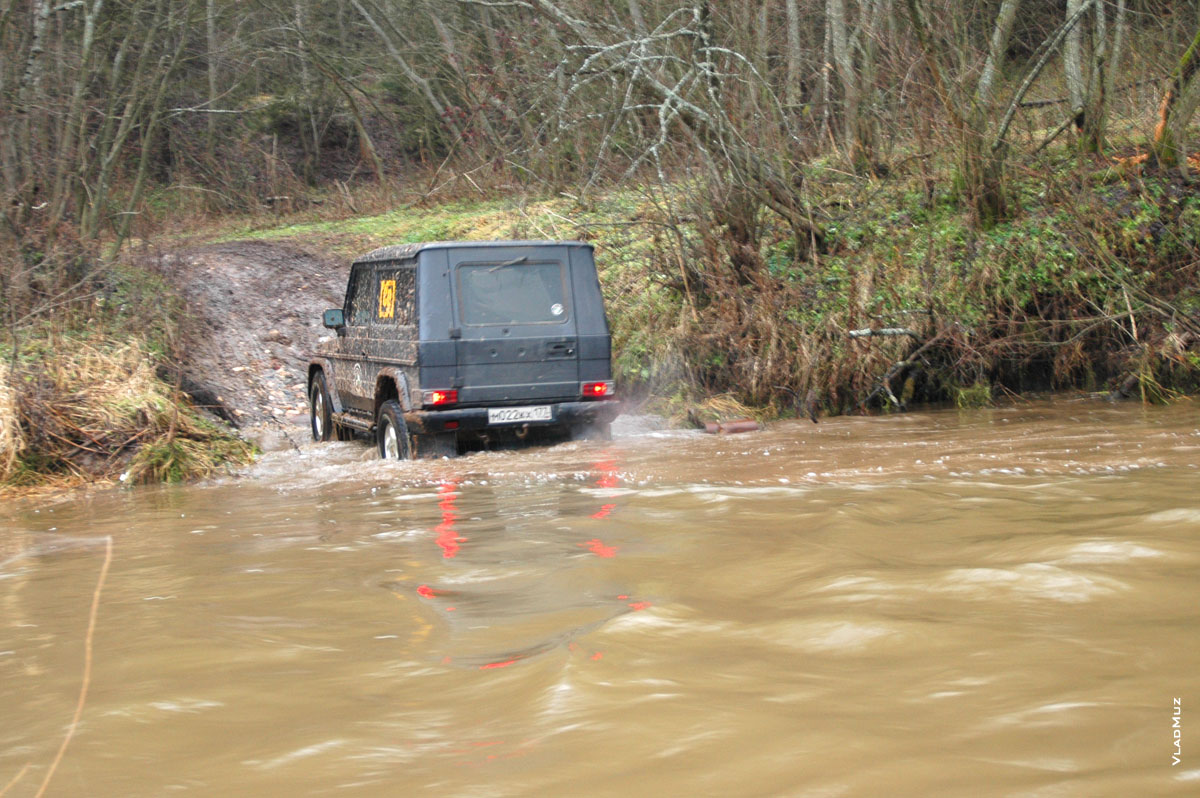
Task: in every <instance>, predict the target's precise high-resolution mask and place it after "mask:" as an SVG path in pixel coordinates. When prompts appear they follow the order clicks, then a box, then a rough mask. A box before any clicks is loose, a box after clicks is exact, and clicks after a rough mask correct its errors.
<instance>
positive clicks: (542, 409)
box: [488, 405, 553, 424]
mask: <svg viewBox="0 0 1200 798" xmlns="http://www.w3.org/2000/svg"><path fill="white" fill-rule="evenodd" d="M552 418H553V415H552V413H551V408H550V405H537V406H536V407H489V408H488V423H489V424H523V423H525V422H527V421H550V420H551V419H552Z"/></svg>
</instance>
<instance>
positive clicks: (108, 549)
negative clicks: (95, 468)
mask: <svg viewBox="0 0 1200 798" xmlns="http://www.w3.org/2000/svg"><path fill="white" fill-rule="evenodd" d="M112 555H113V540H112V535H108V536H107V537H106V538H105V539H104V565H102V566H100V578H99V579H98V580H97V581H96V592H95V593H94V594H93V595H92V611H91V614H90V615H89V616H88V628H87V636H86V637H85V638H84V641H83V684H82V685H80V687H79V701H78V703H76V705H75V716H74V717H73V718H71V725H70V726H69V727H67V736H66V737H64V738H63V741H62V745H60V746H59V747H58V753H57V754H55V756H54V761H53V762H51V763H50V769H49V770H48V771H46V778H45V779H43V780H42V786H41V787H39V788H38V791H37V795H36V796H35V798H42V795H43V794H45V792H46V788H47V787H49V786H50V779H52V778H54V771H55V770H57V769H58V763H59V762H61V761H62V758H63V754H65V753H66V752H67V746H68V745H70V744H71V738H72V737H74V736H75V731H76V730H77V729H78V728H79V719H80V718H81V717H83V705H84V704H85V703H86V702H87V694H88V687H89V686H91V683H92V639H93V638H94V637H95V634H96V615H97V614H98V613H99V611H100V591H102V590H104V580H105V579H106V578H107V577H108V566H109V565H111V564H112ZM21 773H24V770H22V772H21ZM21 773H18V774H17V777H18V778H20V776H21ZM14 781H15V780H14ZM4 789H5V790H7V789H8V788H7V787H5V788H4Z"/></svg>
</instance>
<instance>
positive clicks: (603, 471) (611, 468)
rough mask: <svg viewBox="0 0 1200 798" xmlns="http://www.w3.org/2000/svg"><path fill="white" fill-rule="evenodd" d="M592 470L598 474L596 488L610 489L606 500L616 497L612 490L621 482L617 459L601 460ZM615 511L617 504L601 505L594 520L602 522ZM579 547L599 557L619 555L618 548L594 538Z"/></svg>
mask: <svg viewBox="0 0 1200 798" xmlns="http://www.w3.org/2000/svg"><path fill="white" fill-rule="evenodd" d="M592 468H593V469H594V470H595V471H596V473H597V474H598V476H597V478H596V487H598V488H608V489H610V492H609V493H606V494H603V495H604V497H605V498H609V499H611V498H613V497H615V496H616V492H615V491H612V490H611V489H612V488H615V487H617V485H618V484H619V480H618V479H617V460H616V458H609V459H607V460H599V461H597V462H595V463H593V464H592ZM615 509H617V505H616V502H608V503H606V504H604V505H601V507H600V509H599V510H597V511H596V512H594V513H592V518H595V519H596V520H598V521H602V520H604V519H605V518H608V517H609V516H610V515H612V511H613V510H615ZM579 545H580V546H583V547H585V548H587V550H588V551H590V552H591V553H592V554H595V555H596V556H598V557H615V556H616V554H617V547H616V546H606V545H604V542H603V541H602V540H600V539H599V538H592V539H591V540H589V541H587V542H586V543H580V544H579Z"/></svg>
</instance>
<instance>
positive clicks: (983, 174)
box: [905, 0, 1096, 227]
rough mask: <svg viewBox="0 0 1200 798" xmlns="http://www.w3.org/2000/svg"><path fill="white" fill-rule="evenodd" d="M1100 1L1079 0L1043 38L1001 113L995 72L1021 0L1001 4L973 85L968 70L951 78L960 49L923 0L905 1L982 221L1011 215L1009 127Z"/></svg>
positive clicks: (965, 186) (975, 210) (973, 205)
mask: <svg viewBox="0 0 1200 798" xmlns="http://www.w3.org/2000/svg"><path fill="white" fill-rule="evenodd" d="M1095 2H1096V0H1080V2H1079V5H1078V6H1077V8H1076V10H1075V12H1074V13H1073V14H1072V15H1070V16H1069V17H1067V19H1066V20H1065V21H1064V22H1063V23H1062V24H1061V25H1059V26H1058V28H1057V29H1056V30H1055V31H1054V32H1053V33H1051V34H1050V36H1049V37H1047V38H1046V40H1045V41H1044V42H1042V44H1041V46H1040V47H1039V48H1038V50H1037V52H1035V53H1034V57H1033V58H1032V60H1031V63H1030V64H1029V65H1028V66H1027V68H1026V70H1025V75H1024V77H1023V78H1022V79H1021V81H1020V82H1019V84H1018V85H1017V88H1016V89H1015V90H1014V91H1013V95H1012V98H1011V99H1010V100H1009V102H1008V103H1007V107H1006V108H1005V111H1004V113H1003V114H1002V115H999V116H998V115H997V110H998V109H997V108H996V107H995V106H994V104H993V103H994V100H993V96H994V90H995V81H996V75H997V72H998V70H999V65H1000V63H1001V61H1002V59H1003V58H1004V55H1005V52H1006V51H1007V48H1008V41H1009V37H1010V36H1011V35H1012V26H1013V21H1014V19H1015V17H1016V13H1017V9H1018V6H1019V0H1003V1H1002V2H1001V4H1000V9H999V10H998V11H997V14H996V18H995V22H994V24H993V25H992V32H991V36H990V37H989V40H988V47H987V53H986V56H985V58H984V65H983V69H982V71H980V73H979V77H978V78H976V79H975V80H974V81H973V87H972V81H971V79H970V72H969V70H964V71H963V72H960V74H958V75H957V76H955V77H954V79H952V77H951V75H952V73H951V72H950V69H951V68H952V67H951V65H952V64H953V63H954V62H955V61H956V60H960V59H961V53H959V52H957V51H953V52H952V51H951V50H952V48H950V47H949V46H948V45H947V44H946V43H945V41H944V40H943V39H942V38H940V37H938V36H936V35H935V34H934V31H933V30H932V29H931V28H930V26H929V24H928V23H927V21H926V14H925V10H924V8H923V3H922V2H921V0H905V4H906V5H907V7H908V13H909V19H910V20H911V22H912V25H913V31H914V33H915V35H916V37H917V42H918V45H919V47H920V48H921V52H922V54H923V55H924V60H925V64H926V66H927V68H928V70H929V73H930V75H931V78H932V81H933V89H934V93H935V94H936V95H937V97H938V99H939V100H940V102H941V104H942V106H943V108H944V109H945V110H946V114H947V117H948V118H949V121H950V123H951V126H952V128H953V129H954V131H955V133H956V135H957V138H958V147H959V152H958V170H959V179H960V180H961V181H962V184H963V189H964V193H965V195H966V198H967V200H968V203H969V207H970V208H971V209H972V212H973V214H974V216H975V221H976V223H977V224H978V225H980V226H984V227H987V226H991V225H992V224H994V223H995V222H997V221H1000V220H1002V219H1004V218H1006V217H1007V216H1008V215H1009V214H1010V209H1009V199H1008V194H1007V190H1006V187H1005V179H1004V171H1005V161H1006V159H1007V157H1008V131H1009V128H1010V127H1011V126H1012V122H1013V119H1014V117H1015V115H1016V113H1017V110H1018V109H1019V108H1020V104H1021V101H1022V100H1023V99H1024V98H1025V95H1026V94H1027V93H1028V92H1029V89H1030V88H1031V87H1032V86H1033V83H1034V81H1035V80H1037V78H1038V76H1039V75H1041V73H1042V70H1043V69H1045V67H1046V65H1047V64H1048V63H1049V61H1050V57H1051V55H1053V54H1054V53H1055V52H1057V51H1058V48H1059V47H1060V46H1061V45H1062V43H1063V40H1064V39H1065V38H1066V36H1067V34H1068V33H1070V31H1071V30H1072V29H1073V28H1074V27H1075V26H1076V25H1077V24H1078V23H1079V21H1080V20H1081V19H1082V17H1083V15H1084V14H1085V13H1086V12H1087V11H1088V10H1090V9H1091V7H1092V6H1093V5H1094V3H1095Z"/></svg>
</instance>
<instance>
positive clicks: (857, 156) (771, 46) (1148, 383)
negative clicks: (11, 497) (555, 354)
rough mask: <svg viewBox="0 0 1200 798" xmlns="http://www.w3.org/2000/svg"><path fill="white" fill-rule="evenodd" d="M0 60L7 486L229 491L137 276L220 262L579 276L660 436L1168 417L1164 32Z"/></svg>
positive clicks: (68, 18) (172, 37) (1183, 275)
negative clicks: (487, 246)
mask: <svg viewBox="0 0 1200 798" xmlns="http://www.w3.org/2000/svg"><path fill="white" fill-rule="evenodd" d="M0 59H2V60H0V191H2V192H3V196H2V197H0V214H2V218H0V321H2V331H0V478H2V479H3V481H5V482H6V483H7V484H9V485H30V484H44V483H45V482H46V481H47V480H51V481H53V480H64V481H72V480H78V479H81V478H103V477H107V476H112V475H115V474H118V473H120V474H122V475H124V476H125V477H126V478H127V479H130V480H133V481H138V480H156V479H178V478H182V477H184V476H187V475H189V474H191V473H197V472H199V473H203V472H205V471H207V470H210V469H211V468H213V467H216V466H217V465H218V464H219V463H220V462H222V461H224V460H228V459H231V458H232V459H235V460H236V459H238V458H243V457H245V456H247V455H248V448H247V447H246V446H245V445H244V444H242V443H241V442H239V441H238V440H237V439H236V438H235V437H232V436H231V435H230V434H229V433H228V430H225V429H223V428H221V427H220V426H218V425H214V424H213V423H211V422H210V421H206V420H205V418H204V417H203V415H202V414H198V413H197V412H196V411H195V409H194V407H192V403H189V402H188V401H187V393H188V390H187V385H186V384H185V381H184V380H183V376H182V375H183V370H184V364H186V362H187V356H188V355H187V351H188V342H187V340H186V338H187V336H185V335H183V334H182V333H181V332H180V331H181V322H182V320H183V319H184V318H185V317H186V315H187V308H186V307H184V305H183V303H181V302H180V301H179V299H178V296H179V292H178V289H179V283H180V281H181V280H182V279H184V277H183V276H182V275H180V274H178V273H175V272H173V271H172V269H171V268H169V267H166V266H163V264H164V263H167V262H169V261H168V260H166V259H164V258H163V257H161V253H162V252H163V251H164V250H170V249H171V248H172V247H180V246H183V245H184V244H185V243H187V244H189V245H194V244H195V243H196V242H197V241H200V242H203V241H212V240H229V239H236V238H239V237H242V238H254V237H257V238H264V237H265V238H272V239H278V238H280V237H292V238H294V239H296V240H297V241H299V242H301V243H302V244H304V245H306V246H311V247H318V248H322V247H323V248H324V251H325V252H327V253H330V254H333V255H336V256H339V257H341V256H344V255H347V254H350V253H351V252H352V251H354V249H353V248H354V247H360V246H366V245H368V244H370V245H374V244H380V243H396V242H398V241H400V240H420V239H423V238H472V237H481V236H496V237H545V236H546V231H548V230H549V231H551V233H552V234H554V235H556V236H561V237H570V238H580V239H584V240H590V241H594V242H595V243H597V245H598V261H599V264H600V267H601V270H602V282H603V284H604V287H605V290H606V294H607V298H608V301H609V313H610V320H611V323H612V326H613V333H614V356H615V362H616V367H617V372H618V373H617V376H618V379H619V382H620V386H621V390H622V391H623V392H624V393H625V394H626V395H634V396H636V395H642V396H654V397H656V398H657V401H658V402H659V403H660V405H661V406H663V407H665V408H667V410H668V411H672V410H675V411H678V410H681V409H682V408H684V407H689V406H695V405H697V404H699V403H702V401H703V400H705V399H708V400H711V398H712V397H714V396H718V397H723V398H722V399H721V400H720V401H718V402H716V403H712V402H711V401H710V406H712V407H714V408H715V409H717V410H719V409H720V408H721V407H722V404H721V402H724V403H725V405H724V406H727V407H736V406H745V407H749V408H756V409H758V412H762V413H764V414H772V415H780V414H782V415H789V414H807V415H811V416H813V417H814V418H815V417H816V416H817V415H818V414H820V413H844V412H861V411H864V410H868V409H897V408H903V407H905V406H907V405H908V404H909V403H910V402H914V401H942V400H954V401H957V402H958V403H960V404H970V403H981V402H987V401H991V400H992V399H993V398H995V397H997V396H999V395H1001V394H1004V393H1020V392H1023V391H1030V390H1047V389H1063V388H1071V389H1082V390H1088V391H1095V392H1104V393H1105V394H1107V395H1109V396H1128V397H1137V398H1139V399H1140V400H1142V401H1164V400H1170V399H1172V398H1174V397H1178V396H1181V395H1183V394H1185V393H1187V392H1192V391H1194V390H1195V389H1196V387H1197V385H1198V383H1200V281H1198V280H1197V267H1198V264H1200V257H1198V245H1200V225H1198V224H1197V222H1198V221H1200V193H1198V192H1197V191H1196V185H1195V182H1194V181H1195V173H1194V167H1195V164H1194V163H1192V164H1190V163H1189V152H1190V149H1189V145H1190V143H1191V142H1192V137H1193V134H1194V131H1193V130H1192V129H1191V128H1190V123H1191V122H1192V121H1193V117H1194V115H1195V111H1196V108H1197V104H1200V3H1197V2H1191V1H1188V2H1167V1H1166V0H963V1H953V0H729V1H728V2H711V1H709V2H682V0H348V2H337V3H332V4H330V3H313V2H311V0H246V1H244V2H236V3H235V2H230V1H229V0H67V1H66V2H52V1H50V0H0ZM350 220H354V225H353V229H354V230H357V231H358V232H357V233H356V234H353V235H351V234H346V235H341V236H339V235H337V234H336V232H337V231H338V230H339V229H341V230H348V229H350V228H351V225H350V224H349V221H350ZM315 230H321V231H324V233H325V234H324V235H322V236H314V235H312V233H313V231H315ZM331 231H332V233H331ZM306 235H307V237H306ZM244 299H245V301H246V302H247V303H249V304H250V305H252V304H253V303H254V302H255V301H265V299H266V298H261V297H260V298H255V297H245V298H244Z"/></svg>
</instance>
